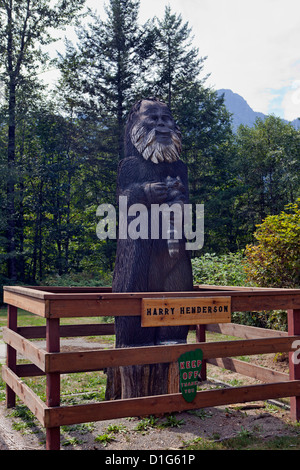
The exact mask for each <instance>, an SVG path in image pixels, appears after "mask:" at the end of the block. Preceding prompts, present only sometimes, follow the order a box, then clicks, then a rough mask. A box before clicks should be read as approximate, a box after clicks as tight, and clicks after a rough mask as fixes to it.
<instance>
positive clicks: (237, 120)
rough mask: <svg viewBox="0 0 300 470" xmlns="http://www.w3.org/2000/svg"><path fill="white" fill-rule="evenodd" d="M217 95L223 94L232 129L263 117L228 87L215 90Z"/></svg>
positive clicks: (247, 124)
mask: <svg viewBox="0 0 300 470" xmlns="http://www.w3.org/2000/svg"><path fill="white" fill-rule="evenodd" d="M217 93H218V95H219V96H221V95H224V104H225V106H226V108H227V109H228V111H229V112H230V113H231V114H232V115H233V116H232V125H233V130H234V131H236V129H237V128H238V126H239V125H240V124H243V125H245V126H250V127H251V126H253V125H254V123H255V121H256V119H257V118H261V119H265V117H266V116H265V115H264V114H263V113H259V112H256V111H253V109H252V108H251V107H250V106H249V104H248V103H247V101H246V100H245V99H244V98H243V97H242V96H240V95H238V94H237V93H234V92H233V91H232V90H229V89H221V90H218V91H217Z"/></svg>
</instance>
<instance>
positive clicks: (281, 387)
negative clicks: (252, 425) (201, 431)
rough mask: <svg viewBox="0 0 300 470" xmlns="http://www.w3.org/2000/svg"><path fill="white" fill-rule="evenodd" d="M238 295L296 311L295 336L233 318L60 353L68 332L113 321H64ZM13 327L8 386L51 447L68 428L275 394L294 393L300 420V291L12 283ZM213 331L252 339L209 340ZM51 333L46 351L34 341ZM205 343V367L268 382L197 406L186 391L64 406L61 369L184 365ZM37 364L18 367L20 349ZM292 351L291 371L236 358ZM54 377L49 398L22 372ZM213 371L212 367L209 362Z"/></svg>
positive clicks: (209, 396) (10, 398) (261, 306)
mask: <svg viewBox="0 0 300 470" xmlns="http://www.w3.org/2000/svg"><path fill="white" fill-rule="evenodd" d="M224 293H225V294H226V296H230V297H231V308H232V311H262V310H271V309H287V310H288V325H289V331H288V333H283V332H278V331H276V332H275V331H270V330H264V329H261V328H253V327H246V326H241V325H236V324H232V323H228V324H227V323H224V324H218V325H207V326H205V325H199V326H196V327H195V328H196V343H193V344H191V343H189V344H180V345H165V346H150V347H139V348H126V349H125V350H124V349H110V350H107V349H97V350H81V351H76V352H60V338H61V337H66V336H67V337H76V336H80V337H82V336H85V335H105V334H112V333H113V332H114V326H113V324H91V325H86V324H85V325H60V318H71V317H93V316H97V317H100V316H118V315H127V316H128V315H134V316H139V315H141V302H142V299H143V298H149V297H155V298H158V297H161V298H162V299H163V298H166V297H168V298H172V297H177V298H178V297H180V298H187V297H196V298H197V297H198V298H200V297H201V298H202V297H212V296H221V295H223V296H224ZM4 301H5V302H6V304H7V305H8V325H7V328H4V331H3V338H4V341H5V342H6V343H7V365H6V366H3V367H2V377H3V379H4V381H5V382H6V384H7V406H8V407H13V406H15V397H16V395H18V397H19V398H20V399H21V400H22V401H23V402H24V404H26V405H27V406H28V408H29V409H30V410H31V411H32V412H33V413H34V415H35V416H36V417H37V419H38V420H39V421H40V422H41V424H42V425H43V426H44V427H45V428H46V448H47V449H59V447H60V426H62V425H70V424H76V423H82V422H90V421H99V420H106V419H115V418H123V417H129V416H141V415H147V414H161V413H169V412H176V411H184V410H191V409H198V408H206V407H211V406H218V405H226V404H232V403H241V402H247V401H255V400H265V399H271V398H273V399H274V398H280V397H291V399H290V403H291V418H292V419H293V420H299V419H300V366H299V365H298V364H297V362H298V361H293V360H292V359H293V356H292V355H293V354H294V353H295V344H296V343H295V341H298V340H299V339H300V336H298V335H300V290H296V289H254V288H251V289H250V288H236V287H218V286H195V288H194V291H193V292H185V293H182V292H176V293H174V292H173V293H172V292H171V293H165V292H164V293H162V292H160V293H126V294H114V293H112V292H111V290H110V289H106V288H59V287H56V288H53V287H51V288H47V287H41V288H31V287H5V288H4ZM18 308H22V309H24V310H27V311H28V312H31V313H34V314H36V315H38V316H41V317H44V318H45V322H46V324H45V326H43V327H18V324H17V315H18ZM205 329H206V331H215V332H217V333H221V334H227V335H234V336H238V337H239V338H245V339H240V340H234V341H219V342H205ZM34 338H46V349H41V348H39V347H38V346H37V345H36V344H34V343H33V342H32V341H30V340H31V339H34ZM195 348H201V350H202V351H203V359H204V364H206V363H207V362H208V363H212V364H215V365H218V366H221V367H225V368H228V369H230V370H235V371H236V372H239V373H241V374H244V375H247V376H251V377H254V378H256V379H257V380H259V381H262V382H264V383H262V384H257V385H249V386H243V387H233V388H226V389H221V390H220V389H215V390H209V391H199V392H197V394H196V397H195V399H194V400H193V401H192V402H191V403H187V402H186V401H185V400H184V398H183V397H182V395H181V393H171V394H167V395H160V396H149V397H141V398H132V399H124V400H115V401H103V402H100V403H92V404H85V405H76V406H61V405H60V374H64V373H73V372H84V371H94V370H101V369H103V368H107V367H116V366H126V365H134V364H155V363H162V362H164V363H176V361H177V359H178V357H179V356H180V355H181V354H182V353H184V352H186V351H191V350H194V349H195ZM17 352H19V353H21V354H22V356H23V357H24V358H26V359H28V360H29V361H30V364H17V360H16V353H17ZM278 352H289V353H290V358H291V360H290V362H289V375H288V374H282V373H279V372H275V371H273V370H270V369H265V368H263V367H259V366H257V365H255V364H248V363H245V362H243V361H240V360H237V359H233V357H234V356H242V355H253V354H265V353H278ZM38 375H46V403H45V402H43V401H42V400H41V399H40V398H39V397H38V396H37V395H36V394H35V393H34V392H33V391H32V390H31V389H30V388H29V387H28V386H27V385H26V384H25V383H24V382H23V381H22V379H21V377H27V376H38ZM204 375H205V367H204Z"/></svg>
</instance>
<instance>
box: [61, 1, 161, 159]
mask: <svg viewBox="0 0 300 470" xmlns="http://www.w3.org/2000/svg"><path fill="white" fill-rule="evenodd" d="M139 3H140V2H139V0H109V4H108V6H106V14H107V18H106V20H101V19H100V18H98V17H97V16H95V15H93V22H91V23H90V24H89V25H88V26H87V27H85V28H83V27H81V28H80V29H78V31H77V34H78V39H79V41H78V44H77V48H76V47H75V46H74V45H72V44H71V43H67V50H66V55H65V57H62V58H61V61H60V68H61V71H62V82H61V83H62V86H63V87H64V90H65V91H64V93H65V94H66V92H67V94H68V97H67V99H68V101H69V103H70V101H72V105H73V106H75V108H76V110H77V112H80V113H81V114H82V115H83V116H84V117H85V118H86V117H87V116H90V117H92V119H94V120H95V119H97V121H98V123H99V125H100V126H102V127H103V128H104V129H105V137H104V141H105V142H106V149H107V150H110V152H111V154H114V155H115V156H117V157H118V158H122V156H123V129H124V124H125V118H126V115H127V112H128V110H129V107H130V106H131V104H133V102H134V100H135V98H136V91H135V90H136V88H137V87H138V83H139V81H140V80H141V70H142V64H143V61H144V60H146V58H147V57H148V56H149V54H150V51H151V37H152V36H153V35H152V33H151V30H150V29H149V28H148V26H147V25H145V26H144V27H143V28H140V27H139V25H138V12H139Z"/></svg>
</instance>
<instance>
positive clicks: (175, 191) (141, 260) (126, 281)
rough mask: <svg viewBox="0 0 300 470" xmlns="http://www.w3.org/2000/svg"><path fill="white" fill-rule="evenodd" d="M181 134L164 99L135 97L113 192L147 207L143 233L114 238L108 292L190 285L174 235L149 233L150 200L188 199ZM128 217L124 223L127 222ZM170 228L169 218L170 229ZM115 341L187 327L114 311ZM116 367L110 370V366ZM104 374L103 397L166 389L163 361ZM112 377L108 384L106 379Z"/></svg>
mask: <svg viewBox="0 0 300 470" xmlns="http://www.w3.org/2000/svg"><path fill="white" fill-rule="evenodd" d="M180 153H181V134H180V131H179V129H178V127H177V126H176V124H175V122H174V119H173V117H172V114H171V112H170V110H169V108H168V106H167V105H165V104H164V103H162V102H161V101H159V100H157V99H155V98H150V99H145V100H141V101H139V102H138V103H136V104H135V105H134V106H133V108H132V110H131V112H130V114H129V117H128V122H127V126H126V130H125V158H124V159H123V160H122V161H121V162H120V164H119V168H118V181H117V186H118V196H126V197H127V204H128V207H130V206H131V205H132V204H137V203H139V204H143V205H144V206H145V207H147V208H148V209H149V215H148V237H147V238H138V239H131V238H130V237H127V238H124V239H120V238H119V239H118V245H117V256H116V264H115V270H114V278H113V285H112V289H113V292H162V291H164V292H171V291H190V290H192V289H193V279H192V268H191V262H190V256H189V252H187V251H186V250H185V239H184V237H183V238H182V239H180V240H172V239H171V240H167V239H163V238H162V237H160V238H159V239H152V238H151V205H152V204H159V205H160V204H163V203H167V204H169V205H172V204H173V203H177V204H181V205H182V206H183V205H184V204H187V203H188V177H187V167H186V165H185V164H184V163H183V162H182V161H181V160H180ZM130 220H131V219H130V217H128V223H129V222H130ZM173 230H174V225H172V220H171V224H170V231H171V232H172V231H173ZM115 327H116V347H117V348H126V347H138V346H148V345H149V346H150V345H158V344H165V343H170V342H171V343H183V342H186V337H187V333H188V327H186V326H172V327H150V328H142V327H141V319H140V317H130V316H127V317H116V318H115ZM115 372H116V371H115ZM117 375H118V374H116V373H115V376H114V378H113V377H112V376H111V375H110V374H108V385H107V398H116V397H117V396H121V397H122V398H129V397H134V396H145V395H155V394H161V393H167V391H168V390H167V386H168V385H167V384H168V365H167V364H159V365H152V366H149V365H148V366H147V365H145V366H130V367H121V368H120V381H121V383H119V386H120V388H121V393H120V392H119V391H118V390H117V388H118V386H116V381H117V378H116V377H117ZM113 380H114V381H115V383H114V385H113V384H112V381H113Z"/></svg>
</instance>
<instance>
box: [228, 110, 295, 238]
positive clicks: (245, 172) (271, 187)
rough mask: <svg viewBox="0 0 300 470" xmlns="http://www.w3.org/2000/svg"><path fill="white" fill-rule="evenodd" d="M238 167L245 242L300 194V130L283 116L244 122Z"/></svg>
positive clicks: (238, 211)
mask: <svg viewBox="0 0 300 470" xmlns="http://www.w3.org/2000/svg"><path fill="white" fill-rule="evenodd" d="M236 145H237V155H238V158H237V161H236V171H237V174H238V177H239V181H240V187H241V191H242V194H241V197H240V198H239V199H238V201H237V205H236V214H237V217H238V218H239V222H238V224H239V225H240V237H241V239H242V243H243V245H245V243H249V242H251V241H252V234H253V233H254V232H255V230H256V226H257V224H260V223H261V222H262V221H263V220H264V219H265V217H267V216H268V215H273V214H278V213H279V212H280V211H282V210H283V209H284V207H285V205H286V204H289V203H295V201H296V199H297V197H299V195H300V151H299V131H297V130H295V128H294V127H293V126H292V125H291V124H289V123H285V122H284V121H283V120H282V119H280V118H278V117H275V116H268V117H267V118H266V119H265V120H262V119H257V121H256V123H255V125H254V127H247V126H240V127H239V129H238V132H237V138H236Z"/></svg>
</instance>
